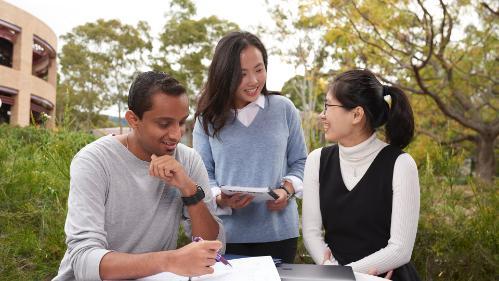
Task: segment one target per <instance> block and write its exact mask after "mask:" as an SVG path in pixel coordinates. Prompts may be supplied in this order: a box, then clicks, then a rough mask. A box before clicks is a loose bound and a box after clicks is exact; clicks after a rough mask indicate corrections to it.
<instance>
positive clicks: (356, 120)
mask: <svg viewBox="0 0 499 281" xmlns="http://www.w3.org/2000/svg"><path fill="white" fill-rule="evenodd" d="M352 113H353V120H352V123H353V124H360V123H361V122H362V120H363V119H364V109H363V108H362V106H357V107H356V108H354V109H352Z"/></svg>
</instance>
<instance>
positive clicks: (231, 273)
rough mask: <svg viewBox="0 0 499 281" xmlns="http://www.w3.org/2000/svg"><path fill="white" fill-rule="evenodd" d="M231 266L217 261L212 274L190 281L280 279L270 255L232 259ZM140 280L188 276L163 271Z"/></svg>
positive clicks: (160, 280)
mask: <svg viewBox="0 0 499 281" xmlns="http://www.w3.org/2000/svg"><path fill="white" fill-rule="evenodd" d="M229 262H230V263H231V264H232V267H230V266H227V265H224V264H222V263H221V262H217V263H216V264H215V265H214V266H213V268H214V269H215V272H214V273H213V274H208V275H202V276H198V277H191V279H190V280H192V281H281V278H280V277H279V273H277V269H276V267H275V265H274V261H273V260H272V258H271V257H270V256H265V257H251V258H242V259H233V260H230V261H229ZM137 280H140V281H187V280H189V277H185V276H179V275H176V274H173V273H170V272H163V273H159V274H156V275H152V276H149V277H144V278H141V279H137Z"/></svg>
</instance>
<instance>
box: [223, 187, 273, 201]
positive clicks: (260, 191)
mask: <svg viewBox="0 0 499 281" xmlns="http://www.w3.org/2000/svg"><path fill="white" fill-rule="evenodd" d="M220 190H221V191H222V193H224V194H227V195H234V194H237V193H241V194H244V195H251V196H253V197H254V198H253V201H254V202H261V201H267V200H275V199H277V198H278V195H277V194H275V193H274V192H273V191H272V189H271V188H270V187H245V186H230V185H222V186H221V187H220Z"/></svg>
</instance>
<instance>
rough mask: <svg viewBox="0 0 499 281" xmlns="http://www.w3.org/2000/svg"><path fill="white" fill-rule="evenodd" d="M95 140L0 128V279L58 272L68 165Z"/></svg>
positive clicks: (39, 276)
mask: <svg viewBox="0 0 499 281" xmlns="http://www.w3.org/2000/svg"><path fill="white" fill-rule="evenodd" d="M93 139H94V137H93V136H91V135H87V134H83V133H73V132H66V131H61V132H58V133H54V132H52V131H49V130H46V129H40V128H35V127H27V128H22V129H21V128H11V127H9V126H6V125H1V126H0V171H2V173H1V174H2V177H0V276H1V278H0V279H2V280H48V279H49V278H51V277H53V276H54V275H55V273H56V272H57V268H58V266H59V263H60V261H61V258H62V256H63V254H64V251H65V249H66V246H65V244H64V221H65V216H66V202H67V195H68V189H69V164H70V162H71V159H72V157H73V155H74V154H75V153H76V152H77V151H78V150H79V149H80V148H82V147H83V146H84V145H85V144H87V143H89V142H90V141H92V140H93Z"/></svg>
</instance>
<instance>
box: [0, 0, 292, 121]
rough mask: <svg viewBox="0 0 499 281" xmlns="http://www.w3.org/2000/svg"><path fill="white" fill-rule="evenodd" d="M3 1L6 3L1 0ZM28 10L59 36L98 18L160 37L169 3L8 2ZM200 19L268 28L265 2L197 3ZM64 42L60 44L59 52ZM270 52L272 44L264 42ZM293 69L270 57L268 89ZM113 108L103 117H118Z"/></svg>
mask: <svg viewBox="0 0 499 281" xmlns="http://www.w3.org/2000/svg"><path fill="white" fill-rule="evenodd" d="M0 1H3V0H0ZM5 1H6V2H8V3H10V4H12V5H14V6H16V7H18V8H21V9H23V10H25V11H26V12H28V13H30V14H32V15H34V16H35V17H37V18H39V19H40V20H42V21H43V22H44V23H46V24H47V25H48V26H49V27H50V28H51V29H52V30H53V31H54V32H55V33H56V35H57V36H58V37H59V36H61V35H63V34H65V33H67V32H70V31H71V29H72V28H74V27H76V26H78V25H81V24H84V23H87V22H93V21H96V20H97V19H100V18H102V19H107V20H109V19H119V20H120V21H121V22H123V23H127V24H133V25H135V24H136V23H137V22H138V21H139V20H143V21H146V22H148V24H149V25H150V26H151V34H152V35H153V36H157V35H158V34H159V32H160V31H161V30H162V28H163V25H164V22H165V17H164V15H165V12H167V11H168V9H169V1H162V0H140V1H126V0H121V1H118V0H86V1H74V0H42V1H40V0H5ZM194 3H195V4H196V7H197V18H202V17H206V16H211V15H215V16H217V17H219V18H222V19H226V20H230V21H232V22H235V23H237V24H238V25H239V26H240V27H241V29H243V30H247V31H250V32H256V26H258V25H264V26H265V25H269V24H270V23H269V20H270V19H269V16H268V15H267V14H266V8H265V0H249V1H248V0H194ZM61 43H62V42H61V41H59V42H58V44H59V45H58V49H59V50H60V47H61ZM264 44H265V45H266V47H267V49H270V48H271V47H273V42H271V41H267V42H266V41H264ZM295 73H296V71H295V69H294V67H293V66H291V65H288V64H286V63H285V62H283V61H282V60H280V58H279V57H277V56H275V55H272V54H269V66H268V76H267V88H268V89H269V90H281V88H282V85H283V84H284V82H286V81H287V80H288V79H289V78H291V77H293V76H294V75H295ZM115 111H116V110H114V109H111V110H108V111H106V112H103V113H104V114H110V115H117V112H115Z"/></svg>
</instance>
